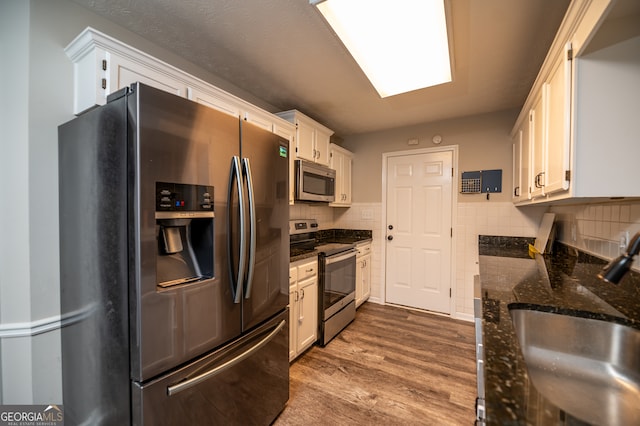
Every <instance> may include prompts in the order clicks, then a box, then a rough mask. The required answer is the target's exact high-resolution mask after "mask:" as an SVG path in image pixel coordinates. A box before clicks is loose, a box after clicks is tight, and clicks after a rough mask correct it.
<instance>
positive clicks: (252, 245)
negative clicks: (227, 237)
mask: <svg viewBox="0 0 640 426" xmlns="http://www.w3.org/2000/svg"><path fill="white" fill-rule="evenodd" d="M242 172H243V174H244V175H245V176H246V179H247V190H248V193H249V237H250V241H249V271H248V272H247V285H246V287H245V290H244V298H245V299H248V298H249V297H251V287H252V284H253V273H254V271H255V266H256V232H257V229H256V203H255V196H254V193H253V178H252V177H251V164H250V163H249V159H248V158H243V159H242Z"/></svg>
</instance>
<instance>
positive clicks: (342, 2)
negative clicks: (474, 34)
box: [310, 0, 451, 98]
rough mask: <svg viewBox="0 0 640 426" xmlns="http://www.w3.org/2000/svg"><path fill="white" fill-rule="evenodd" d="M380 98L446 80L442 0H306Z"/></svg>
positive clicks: (448, 76) (448, 69) (448, 74)
mask: <svg viewBox="0 0 640 426" xmlns="http://www.w3.org/2000/svg"><path fill="white" fill-rule="evenodd" d="M310 3H311V4H314V5H315V6H316V7H317V8H318V10H319V11H320V12H321V13H322V15H323V16H324V18H325V19H326V20H327V22H328V23H329V25H331V27H332V28H333V30H334V31H335V33H336V34H337V35H338V37H340V39H341V40H342V42H343V43H344V45H345V46H346V47H347V50H349V53H351V55H352V56H353V58H354V59H355V60H356V62H357V63H358V65H359V66H360V68H362V70H363V71H364V73H365V75H366V76H367V78H368V79H369V80H370V81H371V83H372V84H373V86H374V87H375V89H376V90H377V91H378V94H379V95H380V96H381V97H383V98H384V97H388V96H393V95H397V94H400V93H405V92H409V91H412V90H417V89H421V88H424V87H430V86H435V85H438V84H442V83H447V82H450V81H451V66H450V59H449V43H448V39H447V27H446V17H445V8H444V0H388V1H387V0H324V1H316V0H311V2H310Z"/></svg>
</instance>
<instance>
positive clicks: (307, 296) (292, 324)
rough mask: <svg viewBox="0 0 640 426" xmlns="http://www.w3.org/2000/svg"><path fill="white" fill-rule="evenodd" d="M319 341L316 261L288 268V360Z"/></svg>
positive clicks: (297, 263) (300, 263)
mask: <svg viewBox="0 0 640 426" xmlns="http://www.w3.org/2000/svg"><path fill="white" fill-rule="evenodd" d="M317 339H318V259H317V258H313V259H312V260H309V259H304V260H299V261H297V262H293V263H291V264H290V266H289V361H292V360H294V359H295V358H296V357H297V356H298V355H300V354H301V353H303V352H304V351H305V350H307V349H308V348H309V347H310V346H311V345H313V344H314V343H315V342H316V340H317Z"/></svg>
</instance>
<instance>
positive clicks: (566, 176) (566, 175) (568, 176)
mask: <svg viewBox="0 0 640 426" xmlns="http://www.w3.org/2000/svg"><path fill="white" fill-rule="evenodd" d="M564 180H566V181H567V182H570V181H571V170H565V171H564Z"/></svg>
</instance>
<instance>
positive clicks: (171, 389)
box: [167, 320, 286, 396]
mask: <svg viewBox="0 0 640 426" xmlns="http://www.w3.org/2000/svg"><path fill="white" fill-rule="evenodd" d="M285 325H286V321H285V320H282V321H280V324H278V325H277V326H276V328H275V329H274V330H273V331H272V332H271V333H269V335H268V336H266V337H265V338H264V339H262V340H260V341H259V342H258V343H256V344H255V345H254V346H252V347H251V348H249V349H248V350H246V351H245V352H243V353H241V354H240V355H238V356H237V357H235V358H233V359H230V360H229V361H227V362H225V363H223V364H221V365H219V366H217V367H215V368H212V369H211V370H209V371H206V372H204V373H202V374H199V375H197V376H195V377H193V378H191V379H188V380H185V381H184V382H180V383H177V384H175V385H171V386H168V387H167V395H169V396H172V395H175V394H177V393H178V392H182V391H183V390H187V389H189V388H191V387H193V386H195V385H197V384H198V383H201V382H203V381H204V380H207V379H209V378H211V377H213V376H215V375H217V374H220V373H222V372H223V371H225V370H226V369H228V368H230V367H233V366H234V365H236V364H238V363H240V362H242V361H244V360H245V359H247V358H248V357H250V356H251V355H253V354H254V353H256V352H257V351H259V350H260V349H261V348H262V347H263V346H264V345H266V344H267V343H269V342H270V341H271V340H273V338H274V337H276V335H277V334H278V333H279V332H280V330H282V328H283V327H284V326H285Z"/></svg>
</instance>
